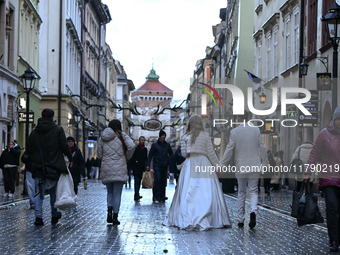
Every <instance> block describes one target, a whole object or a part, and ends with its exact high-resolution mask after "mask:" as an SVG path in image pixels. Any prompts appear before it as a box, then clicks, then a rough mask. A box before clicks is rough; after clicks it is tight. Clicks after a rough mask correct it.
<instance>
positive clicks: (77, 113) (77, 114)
mask: <svg viewBox="0 0 340 255" xmlns="http://www.w3.org/2000/svg"><path fill="white" fill-rule="evenodd" d="M82 116H83V115H82V114H81V112H80V111H79V109H77V110H75V111H74V112H73V120H74V123H75V124H76V128H77V133H76V142H77V144H78V136H79V127H78V124H79V122H80V120H81V117H82Z"/></svg>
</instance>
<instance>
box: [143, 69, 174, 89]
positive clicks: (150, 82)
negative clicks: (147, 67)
mask: <svg viewBox="0 0 340 255" xmlns="http://www.w3.org/2000/svg"><path fill="white" fill-rule="evenodd" d="M145 78H146V82H145V83H144V84H143V85H142V86H141V87H140V88H138V89H137V90H138V91H143V90H144V91H145V90H146V91H160V92H173V91H172V90H171V89H169V88H168V87H167V86H165V85H164V84H162V83H161V82H159V80H158V79H159V75H157V74H156V71H155V70H154V69H153V68H152V69H151V71H150V73H149V75H148V76H146V77H145Z"/></svg>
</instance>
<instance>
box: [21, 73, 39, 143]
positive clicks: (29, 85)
mask: <svg viewBox="0 0 340 255" xmlns="http://www.w3.org/2000/svg"><path fill="white" fill-rule="evenodd" d="M20 78H21V81H22V85H23V86H24V89H25V90H26V94H27V96H26V137H25V138H26V143H27V138H28V135H29V111H30V96H29V94H30V93H31V91H32V89H34V83H35V80H36V79H38V76H36V75H35V73H34V71H33V70H32V69H31V68H27V70H26V71H25V73H24V74H23V75H21V76H20Z"/></svg>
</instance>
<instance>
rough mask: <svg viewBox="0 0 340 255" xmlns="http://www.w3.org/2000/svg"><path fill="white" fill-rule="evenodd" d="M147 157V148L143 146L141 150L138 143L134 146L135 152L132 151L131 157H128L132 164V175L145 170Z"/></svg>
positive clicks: (140, 173)
mask: <svg viewBox="0 0 340 255" xmlns="http://www.w3.org/2000/svg"><path fill="white" fill-rule="evenodd" d="M147 158H148V149H147V148H146V147H144V150H143V151H142V147H141V146H140V145H139V144H138V145H137V146H136V149H135V152H134V153H133V156H132V158H131V159H130V161H131V163H132V165H131V167H132V170H133V174H134V175H142V174H143V172H144V171H145V165H146V160H147Z"/></svg>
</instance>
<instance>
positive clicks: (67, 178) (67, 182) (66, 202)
mask: <svg viewBox="0 0 340 255" xmlns="http://www.w3.org/2000/svg"><path fill="white" fill-rule="evenodd" d="M67 171H68V174H61V175H60V177H59V181H58V185H57V191H56V202H55V204H54V207H55V208H57V209H60V210H62V211H64V210H66V209H68V208H75V207H76V206H77V203H76V201H77V195H76V194H75V192H74V188H73V180H72V175H71V173H70V170H69V169H68V168H67Z"/></svg>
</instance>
